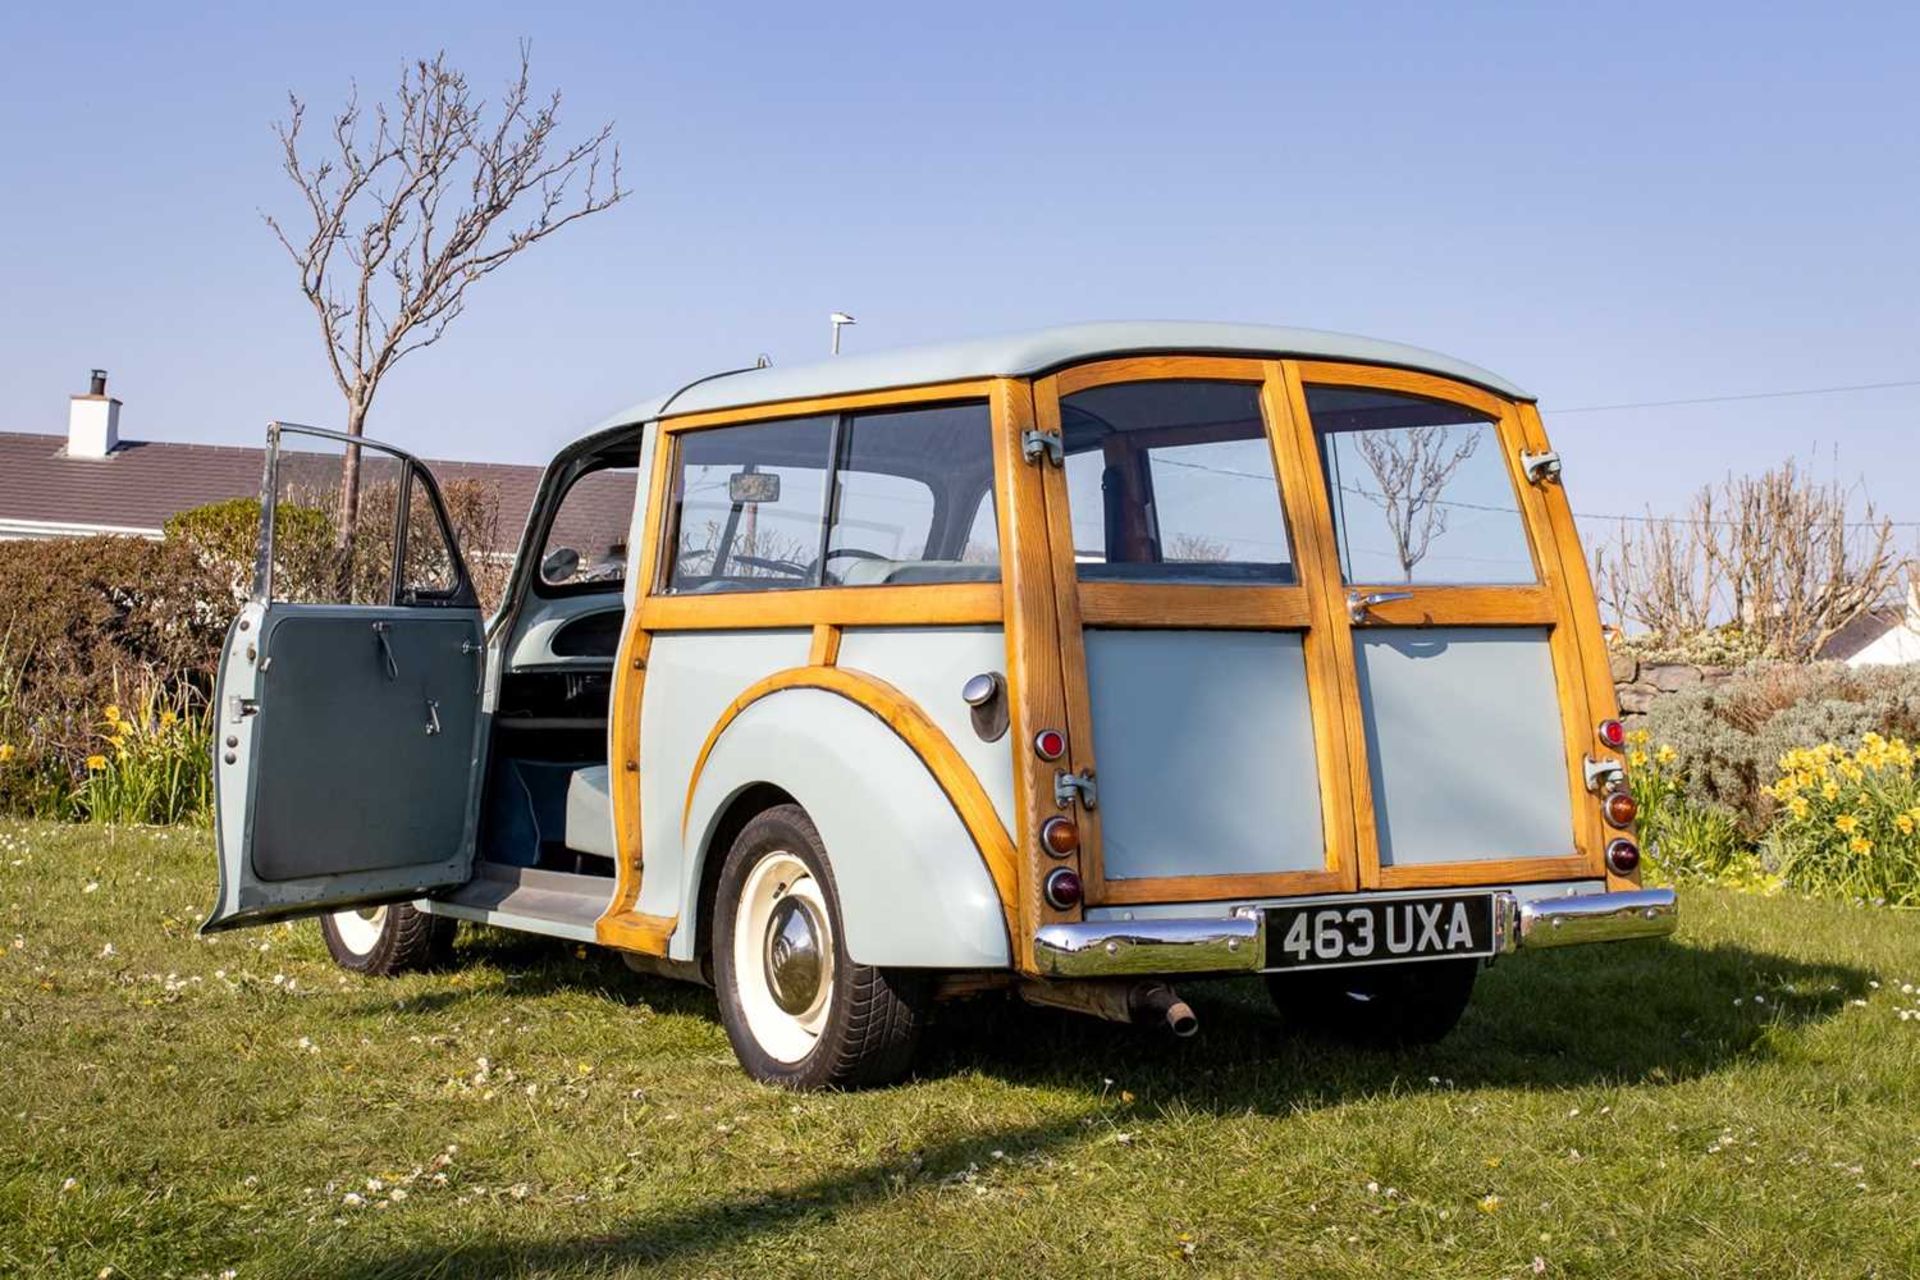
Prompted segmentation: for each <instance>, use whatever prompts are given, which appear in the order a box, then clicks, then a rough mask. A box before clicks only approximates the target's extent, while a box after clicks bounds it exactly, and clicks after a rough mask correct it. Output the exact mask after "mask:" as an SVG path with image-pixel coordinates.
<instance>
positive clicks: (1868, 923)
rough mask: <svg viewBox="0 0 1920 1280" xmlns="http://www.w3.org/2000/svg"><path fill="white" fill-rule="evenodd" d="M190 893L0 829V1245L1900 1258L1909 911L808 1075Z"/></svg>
mask: <svg viewBox="0 0 1920 1280" xmlns="http://www.w3.org/2000/svg"><path fill="white" fill-rule="evenodd" d="M213 880H214V874H213V869H212V854H211V847H210V840H209V838H208V837H207V836H206V835H205V834H204V833H201V832H193V831H177V832H168V831H147V830H120V831H112V830H102V829H89V828H82V827H59V826H51V825H39V824H27V823H7V822H0V913H3V915H0V1274H6V1275H12V1274H20V1275H32V1276H38V1275H72V1276H83V1277H94V1276H99V1275H103V1274H107V1272H106V1269H107V1268H112V1269H113V1272H112V1273H113V1274H117V1275H126V1276H133V1277H148V1276H183V1277H185V1276H201V1275H207V1276H219V1275H222V1274H223V1273H228V1272H229V1271H230V1272H231V1273H232V1274H235V1275H237V1276H238V1277H240V1280H252V1278H253V1277H264V1276H326V1277H344V1278H353V1280H359V1278H362V1277H374V1276H415V1275H434V1276H441V1275H447V1276H453V1275H459V1276H488V1277H496V1276H534V1275H581V1274H586V1275H629V1274H631V1275H639V1274H643V1273H644V1274H647V1275H656V1274H658V1275H710V1274H711V1275H744V1274H755V1275H816V1274H838V1273H860V1274H913V1275H1021V1276H1026V1275H1045V1276H1048V1277H1059V1276H1073V1275H1111V1274H1126V1275H1135V1274H1148V1275H1150V1274H1156V1273H1180V1272H1184V1271H1187V1270H1196V1271H1205V1272H1219V1273H1233V1274H1262V1275H1302V1276H1306V1275H1313V1276H1328V1275H1331V1276H1345V1275H1379V1274H1385V1275H1395V1276H1516V1277H1519V1276H1527V1275H1531V1274H1534V1273H1535V1272H1539V1271H1541V1270H1542V1269H1543V1268H1544V1273H1545V1274H1547V1275H1549V1276H1591V1275H1621V1276H1755V1275H1769V1276H1772V1275H1803V1274H1805V1275H1843V1276H1866V1275H1879V1276H1885V1277H1897V1276H1909V1275H1913V1274H1915V1273H1916V1272H1920V1013H1910V1016H1908V1017H1906V1018H1903V1017H1902V1016H1901V1011H1903V1010H1907V1011H1913V1010H1917V1009H1920V994H1916V991H1917V990H1920V916H1915V915H1911V914H1909V915H1900V914H1895V913H1892V912H1887V911H1878V910H1868V909H1856V908H1849V907H1846V906H1840V905H1835V904H1829V903H1820V902H1810V901H1804V900H1799V899H1793V898H1771V899H1767V898H1756V897H1738V896H1734V895H1730V894H1725V893H1720V892H1715V891H1707V890H1701V891H1697V892H1693V893H1690V894H1688V895H1687V896H1686V902H1685V907H1684V915H1685V923H1684V924H1683V926H1682V932H1681V934H1680V936H1679V938H1678V939H1677V940H1676V941H1674V942H1673V943H1671V944H1664V943H1663V944H1653V943H1645V944H1630V945H1623V946H1618V947H1613V948H1589V949H1584V950H1575V951H1572V952H1566V953H1561V954H1548V955H1543V956H1532V957H1521V958H1517V959H1513V960H1507V961H1503V962H1501V963H1500V964H1498V965H1497V966H1495V967H1494V968H1493V969H1492V970H1491V971H1490V972H1488V973H1487V975H1486V976H1485V977H1484V978H1483V979H1482V982H1481V985H1480V990H1479V992H1478V994H1477V995H1476V997H1475V1000H1474V1005H1473V1008H1472V1010H1471V1011H1470V1012H1469V1013H1468V1015H1467V1018H1466V1021H1465V1022H1464V1023H1463V1024H1462V1026H1461V1028H1460V1030H1459V1031H1458V1032H1457V1033H1456V1034H1455V1035H1454V1036H1453V1037H1452V1038H1451V1039H1449V1040H1448V1041H1447V1042H1446V1043H1445V1044H1443V1045H1441V1046H1440V1047H1438V1048H1436V1049H1432V1050H1426V1051H1421V1052H1415V1053H1410V1054H1406V1055H1400V1056H1392V1055H1380V1054H1365V1053H1356V1052H1350V1051H1346V1050H1342V1049H1337V1048H1334V1047H1331V1046H1329V1045H1326V1044H1322V1043H1316V1042H1314V1041H1310V1040H1305V1039H1296V1038H1289V1037H1288V1036H1286V1035H1285V1034H1284V1033H1283V1031H1282V1029H1281V1027H1280V1025H1279V1024H1278V1022H1277V1020H1276V1018H1275V1017H1274V1016H1273V1015H1272V1014H1271V1013H1270V1012H1269V1009H1268V1006H1267V1004H1266V1002H1265V999H1264V996H1263V994H1262V991H1261V989H1260V988H1259V987H1258V985H1257V984H1254V983H1250V982H1239V983H1234V984H1227V985H1197V986H1194V987H1191V988H1190V989H1189V992H1188V994H1189V995H1190V997H1191V998H1192V999H1193V1003H1194V1004H1195V1006H1196V1008H1197V1009H1198V1010H1199V1012H1200V1017H1201V1034H1200V1036H1199V1037H1198V1038H1197V1039H1196V1040H1194V1041H1191V1042H1185V1043H1174V1042H1169V1041H1167V1040H1164V1039H1161V1038H1159V1037H1157V1036H1150V1035H1147V1034H1144V1033H1142V1032H1137V1031H1133V1030H1130V1029H1126V1028H1118V1027H1110V1026H1107V1025H1104V1024H1100V1023H1096V1022H1093V1021H1090V1020H1086V1019H1081V1018H1077V1017H1075V1016H1074V1015H1071V1014H1064V1013H1053V1012H1046V1011H1040V1010H1032V1009H1027V1008H1024V1007H1021V1006H1017V1005H1009V1004H1007V1003H1005V1002H1003V1001H998V1000H995V1001H982V1002H978V1003H975V1004H973V1005H970V1006H962V1007H957V1008H953V1009H950V1010H947V1011H945V1012H944V1013H943V1015H942V1017H941V1019H940V1022H939V1024H938V1025H937V1027H936V1028H935V1029H934V1031H933V1032H932V1034H931V1036H930V1039H929V1041H928V1043H927V1044H926V1046H925V1053H924V1060H923V1067H922V1072H921V1075H920V1077H919V1078H918V1079H917V1080H915V1081H914V1082H912V1083H910V1084H907V1085H905V1086H903V1087H900V1088H896V1089H893V1090H890V1091H886V1092H880V1093H869V1094H862V1095H848V1096H806V1097H798V1096H793V1095H789V1094H784V1093H778V1092H775V1091H772V1090H769V1089H765V1088H761V1087H759V1086H756V1085H753V1084H750V1083H749V1082H748V1081H747V1080H746V1079H745V1077H743V1076H742V1075H741V1074H740V1072H739V1070H738V1069H737V1068H736V1066H735V1065H734V1062H733V1058H732V1055H731V1054H730V1053H729V1051H728V1048H727V1043H726V1038H725V1036H724V1035H723V1034H722V1033H721V1030H720V1027H719V1025H718V1023H717V1022H716V1021H715V1015H714V1006H713V1001H712V1000H711V999H710V998H709V996H708V995H707V993H706V992H704V991H702V990H700V989H697V988H692V987H684V986H677V985H674V984H671V983H667V982H664V981H660V980H656V979H651V978H643V977H639V976H635V975H632V974H629V973H628V972H627V970H626V969H625V967H624V966H623V965H622V964H621V963H620V961H619V959H618V958H617V957H615V956H613V955H612V954H610V953H604V952H599V951H593V950H588V951H585V952H581V951H579V950H577V949H576V948H573V947H571V946H566V945H563V944H560V943H555V942H548V941H544V940H540V939H532V938H523V937H517V936H513V935H509V934H503V933H494V932H490V931H487V930H481V929H473V928H469V929H467V930H466V931H465V932H463V933H462V935H461V942H460V946H459V955H458V965H457V967H455V968H453V969H451V970H448V971H446V972H442V973H435V974H427V975H419V976H414V977H409V978H406V979H402V980H386V981H382V980H366V979H359V978H354V977H350V976H348V975H346V974H344V973H342V972H341V971H339V970H337V969H335V968H334V967H333V966H332V965H331V964H330V962H329V961H328V959H327V957H326V952H325V950H324V948H323V946H322V945H321V942H320V938H319V933H318V930H317V928H316V926H314V925H313V924H312V923H311V922H302V923H299V924H295V925H280V926H273V927H270V928H265V929H256V930H249V931H245V932H241V933H235V934H227V935H224V936H222V937H219V938H217V939H213V940H202V939H200V938H198V937H196V936H195V934H194V929H195V927H196V926H197V924H198V922H199V919H200V917H201V915H202V914H203V911H204V908H205V906H206V904H207V902H208V901H209V900H210V898H211V896H212V893H213ZM1908 984H1914V985H1908Z"/></svg>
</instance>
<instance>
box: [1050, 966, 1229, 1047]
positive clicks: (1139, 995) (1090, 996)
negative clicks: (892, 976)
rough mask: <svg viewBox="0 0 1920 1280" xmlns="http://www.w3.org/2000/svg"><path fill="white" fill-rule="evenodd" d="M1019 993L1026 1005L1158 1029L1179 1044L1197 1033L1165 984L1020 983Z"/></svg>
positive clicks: (1187, 1009) (1186, 1008) (1194, 1019)
mask: <svg viewBox="0 0 1920 1280" xmlns="http://www.w3.org/2000/svg"><path fill="white" fill-rule="evenodd" d="M1019 991H1020V998H1021V999H1022V1000H1025V1001H1026V1002H1027V1003H1028V1004H1034V1005H1043V1006H1046V1007H1048V1008H1053V1009H1071V1010H1073V1011H1074V1012H1075V1013H1090V1014H1092V1015H1093V1016H1094V1017H1096V1018H1105V1019H1106V1020H1107V1021H1108V1022H1129V1023H1132V1024H1133V1025H1135V1026H1160V1027H1164V1028H1165V1029H1166V1030H1167V1031H1169V1032H1171V1033H1172V1034H1173V1035H1175V1036H1177V1037H1179V1038H1180V1039H1182V1040H1185V1039H1187V1038H1188V1037H1190V1036H1192V1035H1194V1034H1195V1033H1196V1032H1198V1031H1199V1030H1200V1019H1199V1016H1198V1015H1196V1014H1195V1013H1194V1011H1193V1006H1191V1005H1189V1004H1188V1003H1187V1002H1186V1001H1185V1000H1182V999H1181V998H1180V996H1179V993H1178V992H1176V991H1175V990H1174V989H1173V988H1172V987H1170V986H1168V985H1167V984H1166V983H1164V982H1152V981H1147V982H1131V983H1129V982H1122V981H1103V980H1098V979H1093V980H1085V981H1078V982H1059V981H1053V982H1044V981H1043V982H1023V983H1021V984H1020V987H1019Z"/></svg>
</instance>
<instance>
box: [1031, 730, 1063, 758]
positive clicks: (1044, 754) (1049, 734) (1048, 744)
mask: <svg viewBox="0 0 1920 1280" xmlns="http://www.w3.org/2000/svg"><path fill="white" fill-rule="evenodd" d="M1033 752H1034V754H1035V755H1037V756H1039V757H1040V758H1041V759H1042V760H1058V759H1059V758H1060V757H1061V756H1063V755H1065V754H1067V735H1066V734H1064V733H1062V732H1060V731H1059V730H1058V729H1042V730H1041V731H1040V732H1038V733H1036V734H1034V735H1033Z"/></svg>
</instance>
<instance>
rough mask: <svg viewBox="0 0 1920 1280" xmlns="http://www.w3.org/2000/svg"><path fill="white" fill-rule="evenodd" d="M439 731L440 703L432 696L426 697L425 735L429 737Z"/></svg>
mask: <svg viewBox="0 0 1920 1280" xmlns="http://www.w3.org/2000/svg"><path fill="white" fill-rule="evenodd" d="M439 732H440V704H439V703H438V702H435V701H434V700H433V699H432V698H428V699H427V736H428V737H429V738H431V737H432V736H433V735H434V734H436V733H439Z"/></svg>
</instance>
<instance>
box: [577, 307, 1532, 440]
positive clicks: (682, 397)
mask: <svg viewBox="0 0 1920 1280" xmlns="http://www.w3.org/2000/svg"><path fill="white" fill-rule="evenodd" d="M1160 352H1193V353H1199V352H1204V353H1207V354H1210V355H1259V356H1303V357H1308V358H1313V359H1325V360H1345V361H1352V362H1354V363H1358V364H1376V365H1386V366H1389V367H1392V368H1398V369H1415V370H1419V371H1420V372H1422V373H1434V374H1439V375H1441V376H1443V377H1448V378H1455V379H1458V380H1459V381H1461V382H1468V383H1472V384H1473V385H1474V386H1477V387H1484V388H1485V389H1486V390H1488V391H1491V392H1493V393H1495V394H1496V395H1501V396H1505V397H1507V398H1509V399H1513V400H1532V399H1533V398H1534V397H1532V396H1531V395H1528V394H1527V393H1526V392H1525V391H1522V390H1521V389H1520V388H1519V387H1516V386H1514V385H1513V384H1512V383H1511V382H1508V381H1507V380H1506V379H1504V378H1502V377H1500V376H1499V375H1498V374H1495V373H1490V372H1488V371H1487V370H1485V369H1482V368H1480V367H1479V366H1478V365H1472V364H1468V363H1467V362H1466V361H1464V360H1456V359H1454V358H1453V357H1452V356H1444V355H1441V354H1439V353H1438V352H1435V351H1427V350H1423V349H1422V348H1420V347H1410V346H1406V345H1404V344H1402V343H1398V342H1383V341H1381V340H1379V339H1377V338H1362V337H1357V336H1355V335H1353V334H1347V333H1328V332H1325V331H1322V330H1318V329H1293V328H1287V327H1285V326H1282V325H1261V324H1223V323H1216V322H1209V321H1192V320H1109V321H1100V322H1096V323H1092V324H1075V325H1061V326H1058V327H1055V328H1051V329H1036V330H1032V331H1030V332H1027V333H1014V334H1001V335H997V336H994V337H988V338H971V339H966V340H963V341H959V342H943V343H937V344H933V345H929V346H921V347H902V348H898V349H896V350H892V351H877V352H873V353H871V354H862V355H845V356H838V357H835V358H833V359H831V360H823V361H820V362H818V363H816V364H804V365H792V366H778V365H769V366H767V367H765V368H755V369H745V370H741V371H739V372H735V373H726V374H719V375H714V376H712V377H709V378H706V379H703V380H700V381H697V382H694V383H690V384H688V385H687V386H685V387H682V388H681V389H680V390H678V391H676V392H674V393H672V394H671V395H665V396H655V397H653V398H652V399H648V400H643V401H641V402H640V403H639V404H636V405H634V406H632V407H631V408H629V409H627V410H625V411H623V412H621V413H617V414H615V415H614V416H613V417H611V418H608V419H607V420H606V421H605V422H603V423H601V424H600V427H599V428H597V429H598V430H605V429H607V428H610V427H619V426H627V425H631V424H633V423H637V422H648V421H651V420H653V419H655V418H658V417H661V416H662V415H664V414H666V413H668V412H669V411H671V412H672V413H673V414H686V413H704V412H708V411H711V410H715V409H744V408H748V407H751V406H754V405H763V404H775V403H778V402H780V401H784V400H806V399H813V398H815V397H820V396H835V395H846V394H852V393H857V392H863V391H886V390H893V389H896V388H901V387H919V386H927V385H930V384H933V383H940V382H960V381H964V380H968V379H973V378H994V377H1032V376H1034V375H1037V374H1043V373H1048V372H1050V371H1052V370H1055V369H1059V368H1062V367H1064V366H1067V365H1072V364H1080V363H1084V362H1086V361H1089V360H1099V359H1108V358H1111V357H1115V356H1128V355H1147V354H1153V353H1160Z"/></svg>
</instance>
